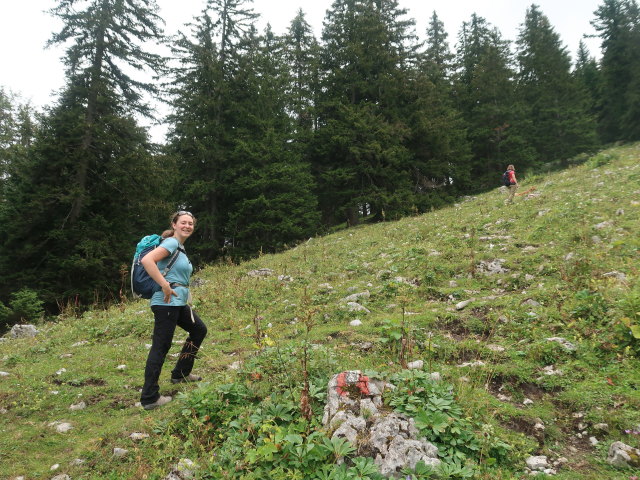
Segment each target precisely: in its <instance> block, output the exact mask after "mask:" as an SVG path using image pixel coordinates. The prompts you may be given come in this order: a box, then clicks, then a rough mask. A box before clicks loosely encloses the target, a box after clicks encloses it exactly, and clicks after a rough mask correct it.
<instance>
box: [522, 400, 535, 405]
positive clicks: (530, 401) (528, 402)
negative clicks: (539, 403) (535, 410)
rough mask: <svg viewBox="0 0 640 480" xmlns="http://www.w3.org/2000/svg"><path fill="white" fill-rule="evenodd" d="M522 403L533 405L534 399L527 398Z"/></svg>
mask: <svg viewBox="0 0 640 480" xmlns="http://www.w3.org/2000/svg"><path fill="white" fill-rule="evenodd" d="M522 404H523V405H533V400H531V399H530V398H525V399H524V400H523V401H522Z"/></svg>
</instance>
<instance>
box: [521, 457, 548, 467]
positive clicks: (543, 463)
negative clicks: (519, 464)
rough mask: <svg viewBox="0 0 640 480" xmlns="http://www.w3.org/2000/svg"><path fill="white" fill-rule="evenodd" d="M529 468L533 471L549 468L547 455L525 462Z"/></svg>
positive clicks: (528, 459) (530, 458)
mask: <svg viewBox="0 0 640 480" xmlns="http://www.w3.org/2000/svg"><path fill="white" fill-rule="evenodd" d="M525 463H526V464H527V467H529V468H530V469H531V470H538V471H542V470H544V469H545V468H547V467H548V466H549V462H548V460H547V456H546V455H539V456H531V457H529V458H527V459H526V460H525Z"/></svg>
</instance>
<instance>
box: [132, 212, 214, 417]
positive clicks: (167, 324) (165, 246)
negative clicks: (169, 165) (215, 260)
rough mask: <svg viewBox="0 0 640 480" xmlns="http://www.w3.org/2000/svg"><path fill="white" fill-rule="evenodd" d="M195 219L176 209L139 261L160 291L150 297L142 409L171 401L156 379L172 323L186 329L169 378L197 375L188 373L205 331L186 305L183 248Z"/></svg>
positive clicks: (185, 378)
mask: <svg viewBox="0 0 640 480" xmlns="http://www.w3.org/2000/svg"><path fill="white" fill-rule="evenodd" d="M195 225H196V219H195V217H194V216H193V214H192V213H191V212H187V211H184V210H181V211H178V212H176V213H174V214H173V215H172V216H171V225H170V228H169V230H166V231H165V232H163V233H162V237H163V238H164V240H163V241H162V243H161V244H160V245H159V246H158V248H156V249H155V250H152V251H151V252H149V253H148V254H147V255H145V256H144V257H143V258H142V265H143V266H144V268H145V270H146V271H147V272H148V273H149V275H150V276H151V278H153V279H154V280H155V281H156V283H158V285H160V286H161V287H162V291H157V292H156V293H154V294H153V296H152V297H151V311H152V312H153V315H154V319H155V321H154V326H153V340H152V342H151V350H150V351H149V356H148V357H147V364H146V367H145V372H144V386H143V387H142V394H141V397H140V402H141V404H142V406H143V407H144V409H145V410H151V409H153V408H156V407H159V406H161V405H164V404H166V403H169V402H170V401H171V397H170V396H162V395H160V387H159V385H158V380H159V378H160V372H161V370H162V365H163V363H164V360H165V358H166V356H167V353H168V352H169V348H170V347H171V342H172V340H173V334H174V332H175V330H176V326H179V327H180V328H182V329H183V330H186V331H187V332H188V333H189V336H188V337H187V340H186V341H185V343H184V346H183V347H182V352H181V353H180V355H179V357H178V362H177V363H176V366H175V368H174V369H173V371H172V372H171V382H172V383H181V382H197V381H199V380H202V378H201V377H199V376H197V375H194V374H192V373H191V370H192V369H193V362H194V360H195V356H196V354H197V353H198V349H199V348H200V345H201V344H202V341H203V340H204V337H205V335H206V334H207V327H206V326H205V324H204V322H202V320H200V317H198V315H197V314H196V313H195V312H194V311H193V310H192V308H191V305H190V292H189V281H190V278H191V273H192V272H193V266H192V265H191V262H190V261H189V258H188V257H187V252H186V251H185V250H184V242H185V241H186V240H187V239H188V238H189V237H190V236H191V234H192V233H193V230H194V228H195ZM176 250H178V251H179V253H178V257H177V260H176V261H175V263H174V266H173V268H172V269H171V270H170V271H169V272H168V273H167V274H166V276H163V274H162V270H164V269H165V267H166V266H167V263H168V262H169V259H170V258H171V256H172V255H173V253H174V252H175V251H176Z"/></svg>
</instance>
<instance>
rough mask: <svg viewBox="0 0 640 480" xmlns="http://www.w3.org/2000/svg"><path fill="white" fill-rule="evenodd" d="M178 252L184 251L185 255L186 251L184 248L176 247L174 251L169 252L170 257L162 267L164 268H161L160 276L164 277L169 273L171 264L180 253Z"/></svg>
mask: <svg viewBox="0 0 640 480" xmlns="http://www.w3.org/2000/svg"><path fill="white" fill-rule="evenodd" d="M180 252H182V253H184V254H185V255H186V253H187V252H185V251H184V248H181V247H178V248H176V249H175V251H174V252H173V253H172V254H171V258H170V259H169V263H167V266H166V267H164V269H163V270H162V276H163V277H166V276H167V274H168V273H169V271H170V270H171V269H172V268H173V265H174V264H175V263H176V262H177V261H178V255H180Z"/></svg>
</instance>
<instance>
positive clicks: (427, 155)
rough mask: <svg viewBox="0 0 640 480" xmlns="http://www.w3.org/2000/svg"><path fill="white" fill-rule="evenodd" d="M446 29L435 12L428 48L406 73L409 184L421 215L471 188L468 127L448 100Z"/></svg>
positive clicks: (449, 56) (449, 60) (450, 60)
mask: <svg viewBox="0 0 640 480" xmlns="http://www.w3.org/2000/svg"><path fill="white" fill-rule="evenodd" d="M447 36H448V35H447V32H446V30H445V28H444V24H443V23H442V22H441V21H440V20H439V18H438V16H437V14H436V13H435V12H434V13H433V15H432V17H431V20H430V23H429V27H428V28H427V40H426V48H425V50H424V52H423V53H422V54H421V55H420V56H419V61H418V62H417V64H416V67H415V68H413V69H411V71H410V79H409V84H408V88H407V89H406V90H407V92H410V95H411V96H410V97H409V98H408V102H407V106H406V116H407V123H408V126H409V129H410V132H411V133H410V136H409V138H408V141H407V147H408V148H409V150H410V151H411V154H412V172H411V175H412V183H413V185H414V191H415V195H414V198H415V203H416V207H417V208H418V210H419V211H426V210H428V209H429V208H431V207H433V206H435V205H439V204H441V203H443V202H445V201H446V200H447V199H449V198H453V197H454V196H455V194H456V193H460V192H463V191H465V190H466V189H467V188H468V184H469V165H468V161H469V159H470V157H471V156H470V152H469V144H468V142H467V139H466V125H465V123H464V119H463V118H462V115H461V114H460V112H459V111H458V110H457V109H456V107H455V105H454V102H453V99H452V84H451V76H452V73H453V54H452V53H451V52H450V50H449V45H448V42H447Z"/></svg>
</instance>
